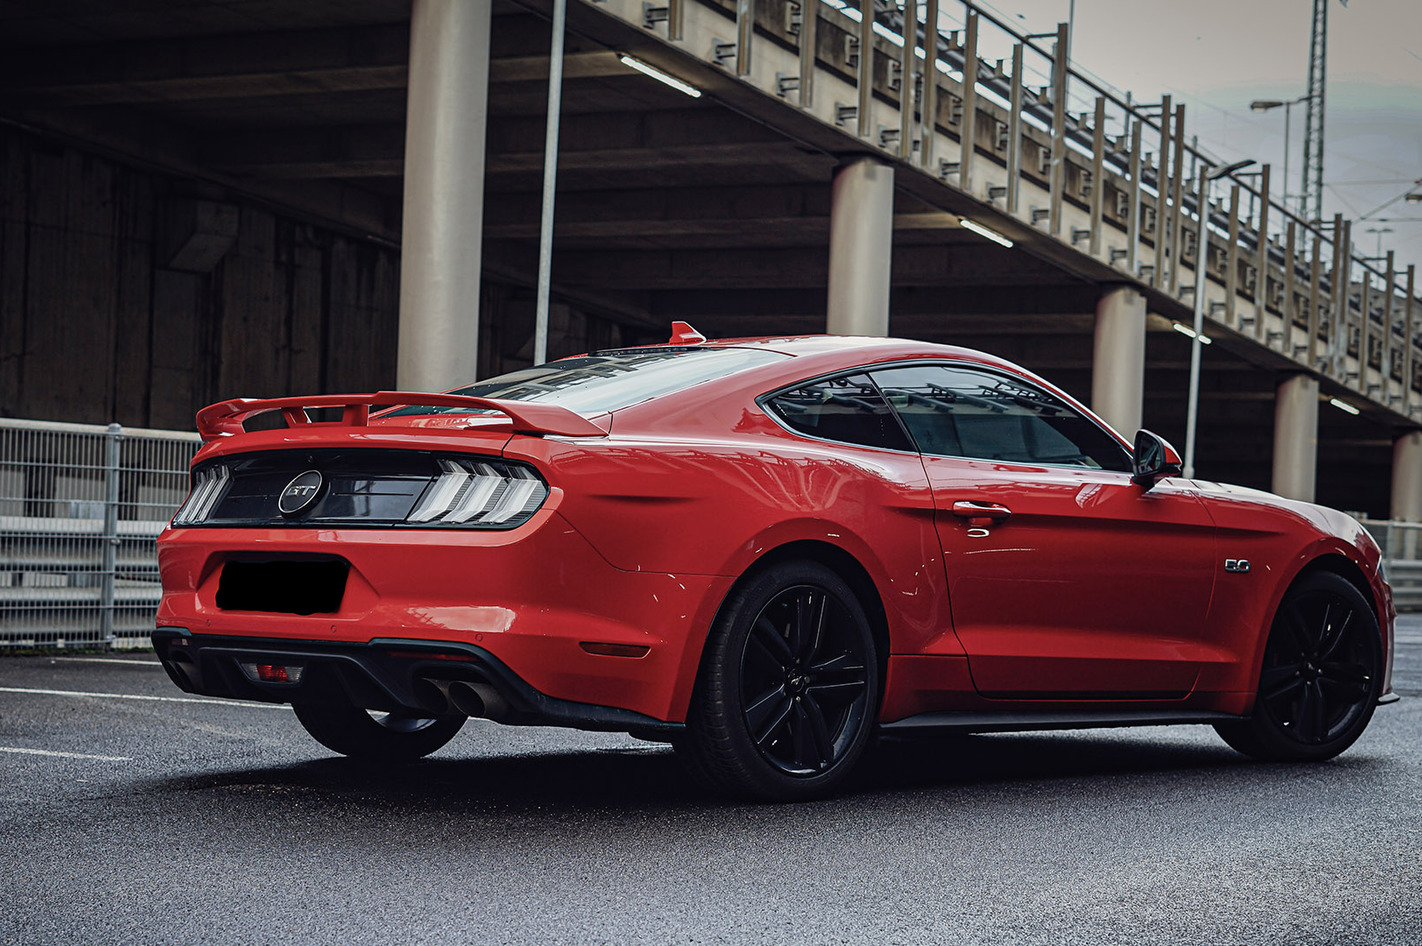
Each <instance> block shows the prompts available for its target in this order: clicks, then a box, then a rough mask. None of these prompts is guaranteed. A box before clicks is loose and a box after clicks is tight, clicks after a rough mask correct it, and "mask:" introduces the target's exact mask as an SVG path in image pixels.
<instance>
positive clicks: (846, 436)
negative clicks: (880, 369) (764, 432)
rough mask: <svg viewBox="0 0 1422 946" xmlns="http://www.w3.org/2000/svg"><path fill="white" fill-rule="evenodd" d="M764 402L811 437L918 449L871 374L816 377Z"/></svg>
mask: <svg viewBox="0 0 1422 946" xmlns="http://www.w3.org/2000/svg"><path fill="white" fill-rule="evenodd" d="M764 406H765V409H766V410H767V411H769V412H770V413H772V414H774V415H775V416H776V417H778V418H780V419H781V420H782V421H784V423H785V424H786V426H788V427H790V428H791V429H793V430H798V431H799V432H800V433H803V434H808V435H809V436H811V437H819V438H822V439H824V440H838V441H841V442H843V443H857V444H860V445H862V446H865V447H886V448H888V449H890V450H913V449H914V447H913V444H911V443H909V440H908V437H906V436H905V435H904V431H903V428H902V427H900V426H899V422H898V421H897V420H895V419H894V412H893V411H891V410H890V409H889V405H888V404H886V403H885V402H884V398H883V396H882V395H880V394H879V390H878V389H877V388H876V387H874V382H872V381H870V380H869V376H868V375H863V374H856V375H848V376H846V377H840V378H829V379H827V380H824V381H816V382H814V383H812V384H807V385H804V386H803V387H799V388H795V389H794V390H791V391H784V392H782V393H780V394H777V395H775V397H772V398H769V399H767V400H766V401H765V402H764Z"/></svg>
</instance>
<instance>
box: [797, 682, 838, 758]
mask: <svg viewBox="0 0 1422 946" xmlns="http://www.w3.org/2000/svg"><path fill="white" fill-rule="evenodd" d="M800 705H801V706H802V707H803V708H804V710H805V718H806V720H807V721H808V722H809V729H810V741H811V742H812V743H813V744H814V747H815V763H816V764H815V768H819V769H822V768H824V767H825V766H827V765H829V764H830V762H831V761H833V760H834V744H833V742H832V741H831V740H830V732H829V727H828V726H826V725H825V715H824V713H822V712H820V706H819V704H818V703H816V702H815V700H814V698H813V697H810V696H806V697H805V698H804V699H803V700H801V701H800Z"/></svg>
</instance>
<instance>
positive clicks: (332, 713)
mask: <svg viewBox="0 0 1422 946" xmlns="http://www.w3.org/2000/svg"><path fill="white" fill-rule="evenodd" d="M292 709H293V710H295V711H296V718H297V719H298V720H300V721H301V725H302V726H303V727H305V729H306V731H307V732H308V733H310V734H311V736H312V738H313V739H315V740H316V741H317V742H319V743H321V745H323V746H325V747H326V748H327V749H331V750H333V751H335V752H339V753H340V754H341V755H346V756H350V757H351V758H353V759H363V760H365V761H369V762H412V761H414V760H415V759H420V758H423V757H424V756H427V755H429V754H430V753H431V752H434V751H435V750H436V749H439V748H441V747H442V746H444V744H445V743H447V742H449V740H451V739H453V738H454V736H455V734H456V733H458V732H459V730H460V729H461V728H462V727H463V726H464V721H465V718H466V717H464V716H433V717H430V716H416V715H411V714H403V713H377V712H375V711H373V710H364V709H361V708H360V707H358V706H326V705H318V704H312V703H297V704H295V705H294V706H292Z"/></svg>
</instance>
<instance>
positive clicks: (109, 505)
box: [99, 424, 123, 649]
mask: <svg viewBox="0 0 1422 946" xmlns="http://www.w3.org/2000/svg"><path fill="white" fill-rule="evenodd" d="M122 445H123V428H122V427H120V426H119V425H118V424H110V425H109V426H108V429H107V430H106V431H105V432H104V538H103V578H102V581H103V585H102V588H101V591H100V605H99V631H100V637H101V639H102V642H103V645H104V648H105V649H108V648H110V647H112V646H113V643H114V601H115V590H116V586H117V584H118V544H119V536H118V514H119V453H120V448H121V447H122Z"/></svg>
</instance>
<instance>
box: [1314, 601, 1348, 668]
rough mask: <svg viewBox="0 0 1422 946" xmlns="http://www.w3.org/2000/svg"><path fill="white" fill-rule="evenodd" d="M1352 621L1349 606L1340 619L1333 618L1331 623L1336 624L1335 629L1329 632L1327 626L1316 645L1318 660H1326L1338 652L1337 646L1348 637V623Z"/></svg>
mask: <svg viewBox="0 0 1422 946" xmlns="http://www.w3.org/2000/svg"><path fill="white" fill-rule="evenodd" d="M1352 621H1353V611H1352V609H1351V608H1350V609H1349V610H1347V611H1345V612H1344V614H1343V618H1342V620H1337V619H1335V620H1334V622H1333V623H1334V624H1335V625H1336V629H1335V630H1334V631H1333V633H1331V634H1329V633H1328V628H1325V629H1324V635H1325V637H1324V639H1323V640H1321V641H1320V642H1319V647H1318V659H1319V660H1320V661H1324V660H1328V659H1329V658H1331V657H1332V656H1333V655H1334V654H1336V653H1338V649H1339V647H1341V646H1342V644H1343V642H1344V641H1345V640H1347V639H1348V625H1349V624H1351V623H1352Z"/></svg>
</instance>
